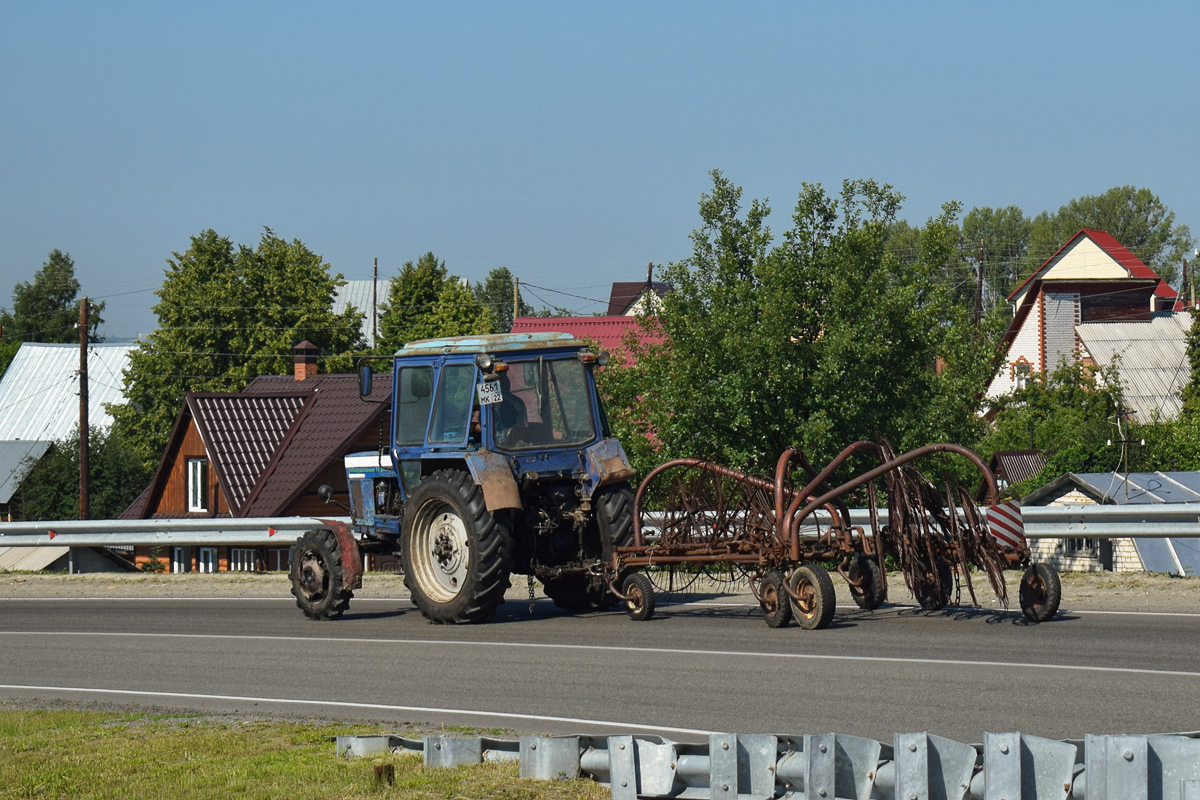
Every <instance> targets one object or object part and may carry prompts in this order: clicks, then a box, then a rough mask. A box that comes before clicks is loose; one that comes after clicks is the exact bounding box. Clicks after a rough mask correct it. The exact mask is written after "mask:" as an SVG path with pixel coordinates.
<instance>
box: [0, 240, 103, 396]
mask: <svg viewBox="0 0 1200 800" xmlns="http://www.w3.org/2000/svg"><path fill="white" fill-rule="evenodd" d="M78 295H79V280H78V279H77V278H76V277H75V262H74V261H72V260H71V256H70V255H69V254H67V253H64V252H62V251H61V250H51V251H50V255H49V257H48V258H47V260H46V262H45V263H44V264H42V268H41V269H40V270H38V271H37V272H35V273H34V275H33V282H32V283H30V282H29V281H21V282H20V283H18V284H17V285H16V286H15V287H13V295H12V298H13V305H12V311H9V310H8V309H7V308H0V373H2V372H3V371H4V370H6V369H8V365H9V362H11V361H12V359H13V356H15V355H16V354H17V349H18V348H20V346H21V343H22V342H63V343H66V342H78V341H79V302H80V301H79V299H78ZM103 310H104V303H103V302H99V303H97V302H95V301H89V308H88V341H90V342H100V341H103V340H104V337H103V336H102V335H100V333H99V329H100V324H101V323H102V322H103V321H104V320H103V319H102V318H101V317H100V312H102V311H103Z"/></svg>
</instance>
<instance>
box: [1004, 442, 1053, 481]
mask: <svg viewBox="0 0 1200 800" xmlns="http://www.w3.org/2000/svg"><path fill="white" fill-rule="evenodd" d="M991 467H992V469H993V471H995V473H996V477H997V478H1003V479H1004V480H1005V481H1008V483H1010V484H1016V483H1021V482H1022V481H1027V480H1029V479H1030V478H1032V477H1033V476H1034V475H1037V474H1038V473H1039V472H1041V471H1042V470H1044V469H1045V468H1046V458H1045V456H1043V455H1042V451H1041V450H1001V451H998V452H996V453H993V454H992V463H991Z"/></svg>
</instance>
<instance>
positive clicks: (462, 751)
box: [335, 733, 1200, 800]
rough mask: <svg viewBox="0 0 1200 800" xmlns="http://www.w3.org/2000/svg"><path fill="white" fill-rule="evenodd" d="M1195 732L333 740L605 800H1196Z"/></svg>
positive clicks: (1198, 744) (344, 747) (1199, 787)
mask: <svg viewBox="0 0 1200 800" xmlns="http://www.w3.org/2000/svg"><path fill="white" fill-rule="evenodd" d="M1197 737H1200V733H1181V734H1164V735H1156V736H1094V735H1091V734H1089V735H1087V736H1085V737H1084V738H1083V739H1081V740H1066V741H1056V740H1053V739H1042V738H1039V737H1036V736H1028V735H1023V734H1021V733H985V734H984V735H983V743H982V744H973V745H972V744H963V743H961V742H956V741H954V740H952V739H944V738H942V737H940V736H932V735H930V734H928V733H897V734H895V735H894V736H893V738H892V742H891V743H890V744H884V743H881V742H877V741H875V740H874V739H866V738H863V737H859V736H845V735H843V734H840V733H838V734H835V733H830V734H822V735H810V734H805V735H801V736H776V735H770V734H767V735H763V734H757V735H744V734H735V733H727V734H712V735H711V736H709V740H708V742H706V743H699V744H689V743H683V742H674V741H671V740H669V739H663V738H661V737H658V736H630V735H624V736H607V737H599V736H595V737H593V736H560V737H544V736H522V737H521V738H520V739H519V740H516V741H513V740H511V739H508V740H506V739H485V738H475V737H447V736H426V737H424V739H405V738H403V737H400V736H339V737H337V740H336V745H335V746H336V748H337V754H338V755H339V756H344V757H354V756H370V755H378V754H385V753H393V752H397V753H405V752H410V753H421V754H423V756H424V759H425V765H426V766H427V767H453V766H461V765H466V764H477V763H479V762H481V761H512V760H517V761H519V762H520V775H521V777H523V778H535V779H541V780H558V779H562V778H578V777H581V776H587V777H591V778H592V779H594V780H596V781H597V782H599V783H602V784H606V785H608V786H609V787H610V788H611V790H612V797H613V800H635V798H638V797H646V798H653V797H685V798H711V800H749V798H764V800H765V799H767V798H788V799H789V800H883V799H884V798H887V800H892V799H893V798H895V800H964V799H965V798H968V797H969V798H973V800H1000V799H1001V798H1004V799H1005V800H1047V798H1059V800H1151V798H1153V800H1159V798H1161V799H1162V800H1200V738H1197Z"/></svg>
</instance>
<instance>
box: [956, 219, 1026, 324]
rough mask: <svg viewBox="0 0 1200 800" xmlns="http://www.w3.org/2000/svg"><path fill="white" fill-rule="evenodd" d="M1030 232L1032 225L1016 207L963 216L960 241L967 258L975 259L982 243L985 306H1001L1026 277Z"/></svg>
mask: <svg viewBox="0 0 1200 800" xmlns="http://www.w3.org/2000/svg"><path fill="white" fill-rule="evenodd" d="M1032 230H1033V223H1032V222H1031V221H1030V219H1029V217H1028V216H1026V214H1025V212H1024V211H1022V210H1021V209H1020V208H1019V207H1018V206H1005V207H1004V208H990V207H987V206H983V207H976V208H972V209H971V210H970V211H968V212H967V214H966V216H964V217H963V221H962V238H963V245H964V247H965V250H966V252H967V255H968V256H969V257H971V258H973V259H978V255H979V245H980V243H981V242H982V243H983V265H984V266H983V275H984V282H985V284H986V286H987V290H988V292H989V294H988V295H987V296H985V305H986V307H988V308H994V307H996V306H998V305H1001V303H1002V301H1003V299H1004V298H1005V297H1007V296H1008V295H1009V294H1010V293H1011V292H1012V291H1013V289H1015V288H1016V287H1017V286H1018V285H1020V282H1021V280H1022V278H1023V277H1024V276H1025V275H1026V274H1028V272H1029V266H1028V252H1029V236H1030V233H1031V232H1032ZM1039 263H1040V262H1039Z"/></svg>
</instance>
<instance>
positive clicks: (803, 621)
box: [788, 564, 837, 631]
mask: <svg viewBox="0 0 1200 800" xmlns="http://www.w3.org/2000/svg"><path fill="white" fill-rule="evenodd" d="M788 586H789V587H790V588H791V590H792V594H794V595H796V597H792V598H791V600H792V607H793V610H794V611H795V612H796V622H798V623H800V627H801V628H804V629H805V630H807V631H814V630H820V629H822V628H828V627H829V623H830V622H832V621H833V612H834V608H835V606H836V604H837V597H836V595H835V594H834V591H833V581H832V580H830V579H829V573H828V572H826V571H825V568H824V567H822V566H819V565H817V564H805V565H804V566H802V567H797V568H796V570H795V571H794V572H792V574H791V576H790V577H789V578H788ZM797 597H798V598H799V599H796V598H797Z"/></svg>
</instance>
